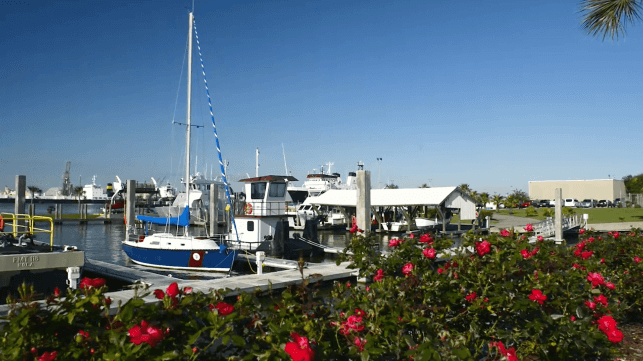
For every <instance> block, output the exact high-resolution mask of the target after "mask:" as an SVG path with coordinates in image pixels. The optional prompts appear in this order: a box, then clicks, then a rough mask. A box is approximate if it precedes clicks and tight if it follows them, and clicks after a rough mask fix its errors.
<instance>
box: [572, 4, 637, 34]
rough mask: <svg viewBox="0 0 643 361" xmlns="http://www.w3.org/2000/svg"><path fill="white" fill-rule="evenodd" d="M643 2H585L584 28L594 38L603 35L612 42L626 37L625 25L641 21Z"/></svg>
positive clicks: (583, 10)
mask: <svg viewBox="0 0 643 361" xmlns="http://www.w3.org/2000/svg"><path fill="white" fill-rule="evenodd" d="M642 1H643V0H583V1H582V3H581V7H582V9H581V12H583V13H584V14H585V16H584V19H583V27H584V28H585V30H586V31H587V32H588V33H589V34H590V35H592V36H599V35H601V34H602V35H603V40H605V38H606V37H607V36H609V37H611V38H612V40H614V39H618V37H619V36H622V35H625V24H626V23H632V24H633V23H634V22H635V21H636V20H640V19H641V17H640V15H639V13H640V12H641V2H642Z"/></svg>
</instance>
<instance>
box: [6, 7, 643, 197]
mask: <svg viewBox="0 0 643 361" xmlns="http://www.w3.org/2000/svg"><path fill="white" fill-rule="evenodd" d="M189 7H191V3H190V2H189V1H68V2H65V1H49V2H44V1H42V2H32V1H1V2H0V12H1V13H0V33H2V34H3V36H2V37H0V47H1V48H2V49H3V50H4V51H2V52H0V62H1V64H0V74H1V79H2V81H1V82H0V124H1V129H0V187H4V186H5V185H7V186H9V187H10V188H13V186H14V182H15V181H14V179H15V175H16V174H24V175H26V176H27V184H28V185H36V186H39V187H41V188H43V189H47V188H49V187H54V186H60V184H61V182H62V173H63V171H64V167H65V163H66V162H67V161H71V176H72V182H73V183H74V184H78V182H79V181H80V180H79V178H80V177H81V176H82V183H83V184H86V183H89V181H90V179H91V176H92V175H97V181H98V183H99V184H102V185H103V186H104V185H105V184H106V183H107V182H112V181H114V177H115V176H116V175H118V176H120V178H121V179H136V180H139V181H149V178H150V177H155V178H156V179H157V180H158V179H161V178H165V179H169V180H171V181H172V182H173V183H174V184H175V185H178V179H179V178H180V177H181V176H182V175H183V174H184V173H185V171H184V170H183V169H184V167H185V166H184V161H183V159H184V158H185V155H184V147H185V145H184V144H185V128H184V127H181V126H177V125H172V120H173V119H175V120H176V121H181V122H183V121H184V120H185V112H186V110H185V102H186V101H185V97H186V95H185V82H186V80H185V70H183V73H182V62H183V59H184V52H185V45H186V38H187V12H188V8H189ZM195 20H196V24H197V30H198V32H199V40H200V41H201V46H202V51H203V57H204V63H205V67H206V74H207V76H208V83H209V87H210V93H211V95H212V98H213V108H214V114H215V119H216V122H217V129H218V132H219V138H220V141H221V148H222V152H223V157H224V158H225V159H227V160H228V161H229V162H230V166H229V168H228V172H229V175H230V178H231V179H232V180H238V179H239V178H241V177H244V176H245V174H246V173H248V174H250V175H253V174H254V172H255V148H257V147H259V148H260V160H259V163H260V173H261V174H284V173H285V169H284V168H285V167H284V156H283V154H282V144H283V149H284V150H285V156H286V157H285V158H286V163H287V165H288V170H289V172H292V175H293V176H295V177H296V178H298V179H300V180H303V179H305V177H306V174H307V173H308V172H312V171H313V170H315V169H316V170H319V167H320V165H322V164H325V163H328V162H334V165H333V167H332V170H333V171H337V172H339V173H341V174H342V176H345V175H346V174H347V173H348V171H353V170H355V168H356V164H357V162H358V161H363V162H364V163H365V169H367V170H370V171H371V174H372V179H371V183H372V184H373V185H377V184H378V181H380V182H381V183H382V184H385V183H387V182H394V183H395V184H397V185H399V186H400V187H417V186H419V185H421V184H423V183H430V184H431V185H434V186H451V185H453V186H455V185H458V184H461V183H468V184H469V185H470V186H471V187H472V188H473V189H476V190H478V191H487V192H490V193H495V192H498V193H503V194H504V193H506V192H509V191H510V190H511V189H513V188H518V189H523V190H525V191H527V190H528V186H527V184H528V181H531V180H563V179H604V178H607V177H608V175H610V176H613V177H616V178H617V179H620V178H622V177H623V176H625V175H628V174H639V173H641V172H642V170H641V168H640V165H641V164H643V152H641V145H640V144H641V143H640V136H641V134H642V129H641V128H642V126H641V121H642V120H643V119H642V118H643V88H642V87H641V84H643V69H642V68H641V63H642V61H643V24H641V23H639V24H637V26H634V27H628V32H627V35H626V37H625V38H624V39H621V40H619V41H618V42H613V41H610V40H607V41H602V39H600V38H593V37H590V36H588V35H586V34H585V32H584V31H583V29H582V27H581V17H580V14H579V1H570V2H566V1H558V0H550V1H542V0H541V1H537V0H534V1H527V0H525V1H489V2H480V1H457V2H438V1H404V2H391V1H377V0H376V1H216V2H215V1H197V2H196V4H195ZM195 70H198V69H195ZM181 74H182V76H181ZM193 78H194V81H193V82H194V83H193V111H192V113H193V123H196V124H205V125H206V127H205V129H204V130H202V129H199V130H196V129H195V131H194V132H193V137H192V144H193V148H192V149H193V150H192V153H193V154H196V155H197V156H198V167H199V168H198V170H199V171H201V172H204V171H206V166H207V174H210V169H211V166H212V165H214V170H213V171H212V172H213V174H215V175H218V165H217V163H216V162H217V161H216V159H217V158H216V149H215V147H214V137H213V135H212V130H211V127H210V126H209V124H210V120H209V114H208V110H207V102H206V98H205V92H204V87H203V81H202V77H201V74H200V72H199V71H195V72H194V77H193ZM376 158H383V160H382V162H381V176H380V175H379V168H378V163H377V161H376ZM192 164H193V166H194V165H195V160H194V159H193V161H192ZM233 184H235V185H236V183H233Z"/></svg>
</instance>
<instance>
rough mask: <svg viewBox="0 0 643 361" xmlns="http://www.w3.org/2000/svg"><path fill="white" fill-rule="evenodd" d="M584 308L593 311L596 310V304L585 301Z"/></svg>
mask: <svg viewBox="0 0 643 361" xmlns="http://www.w3.org/2000/svg"><path fill="white" fill-rule="evenodd" d="M585 306H587V307H589V309H590V310H595V309H596V302H592V301H585Z"/></svg>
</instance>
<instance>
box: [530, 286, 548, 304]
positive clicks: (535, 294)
mask: <svg viewBox="0 0 643 361" xmlns="http://www.w3.org/2000/svg"><path fill="white" fill-rule="evenodd" d="M529 299H530V300H532V301H534V302H538V303H540V304H541V305H542V304H543V302H544V301H547V295H545V294H543V291H541V290H537V289H533V290H531V295H529Z"/></svg>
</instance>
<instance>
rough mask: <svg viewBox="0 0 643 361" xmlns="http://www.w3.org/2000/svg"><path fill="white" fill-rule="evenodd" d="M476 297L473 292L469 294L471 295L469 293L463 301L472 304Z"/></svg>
mask: <svg viewBox="0 0 643 361" xmlns="http://www.w3.org/2000/svg"><path fill="white" fill-rule="evenodd" d="M477 296H478V295H477V294H476V293H475V292H471V293H469V294H468V295H467V296H466V297H465V299H466V300H467V301H469V302H473V301H475V299H476V297H477Z"/></svg>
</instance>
